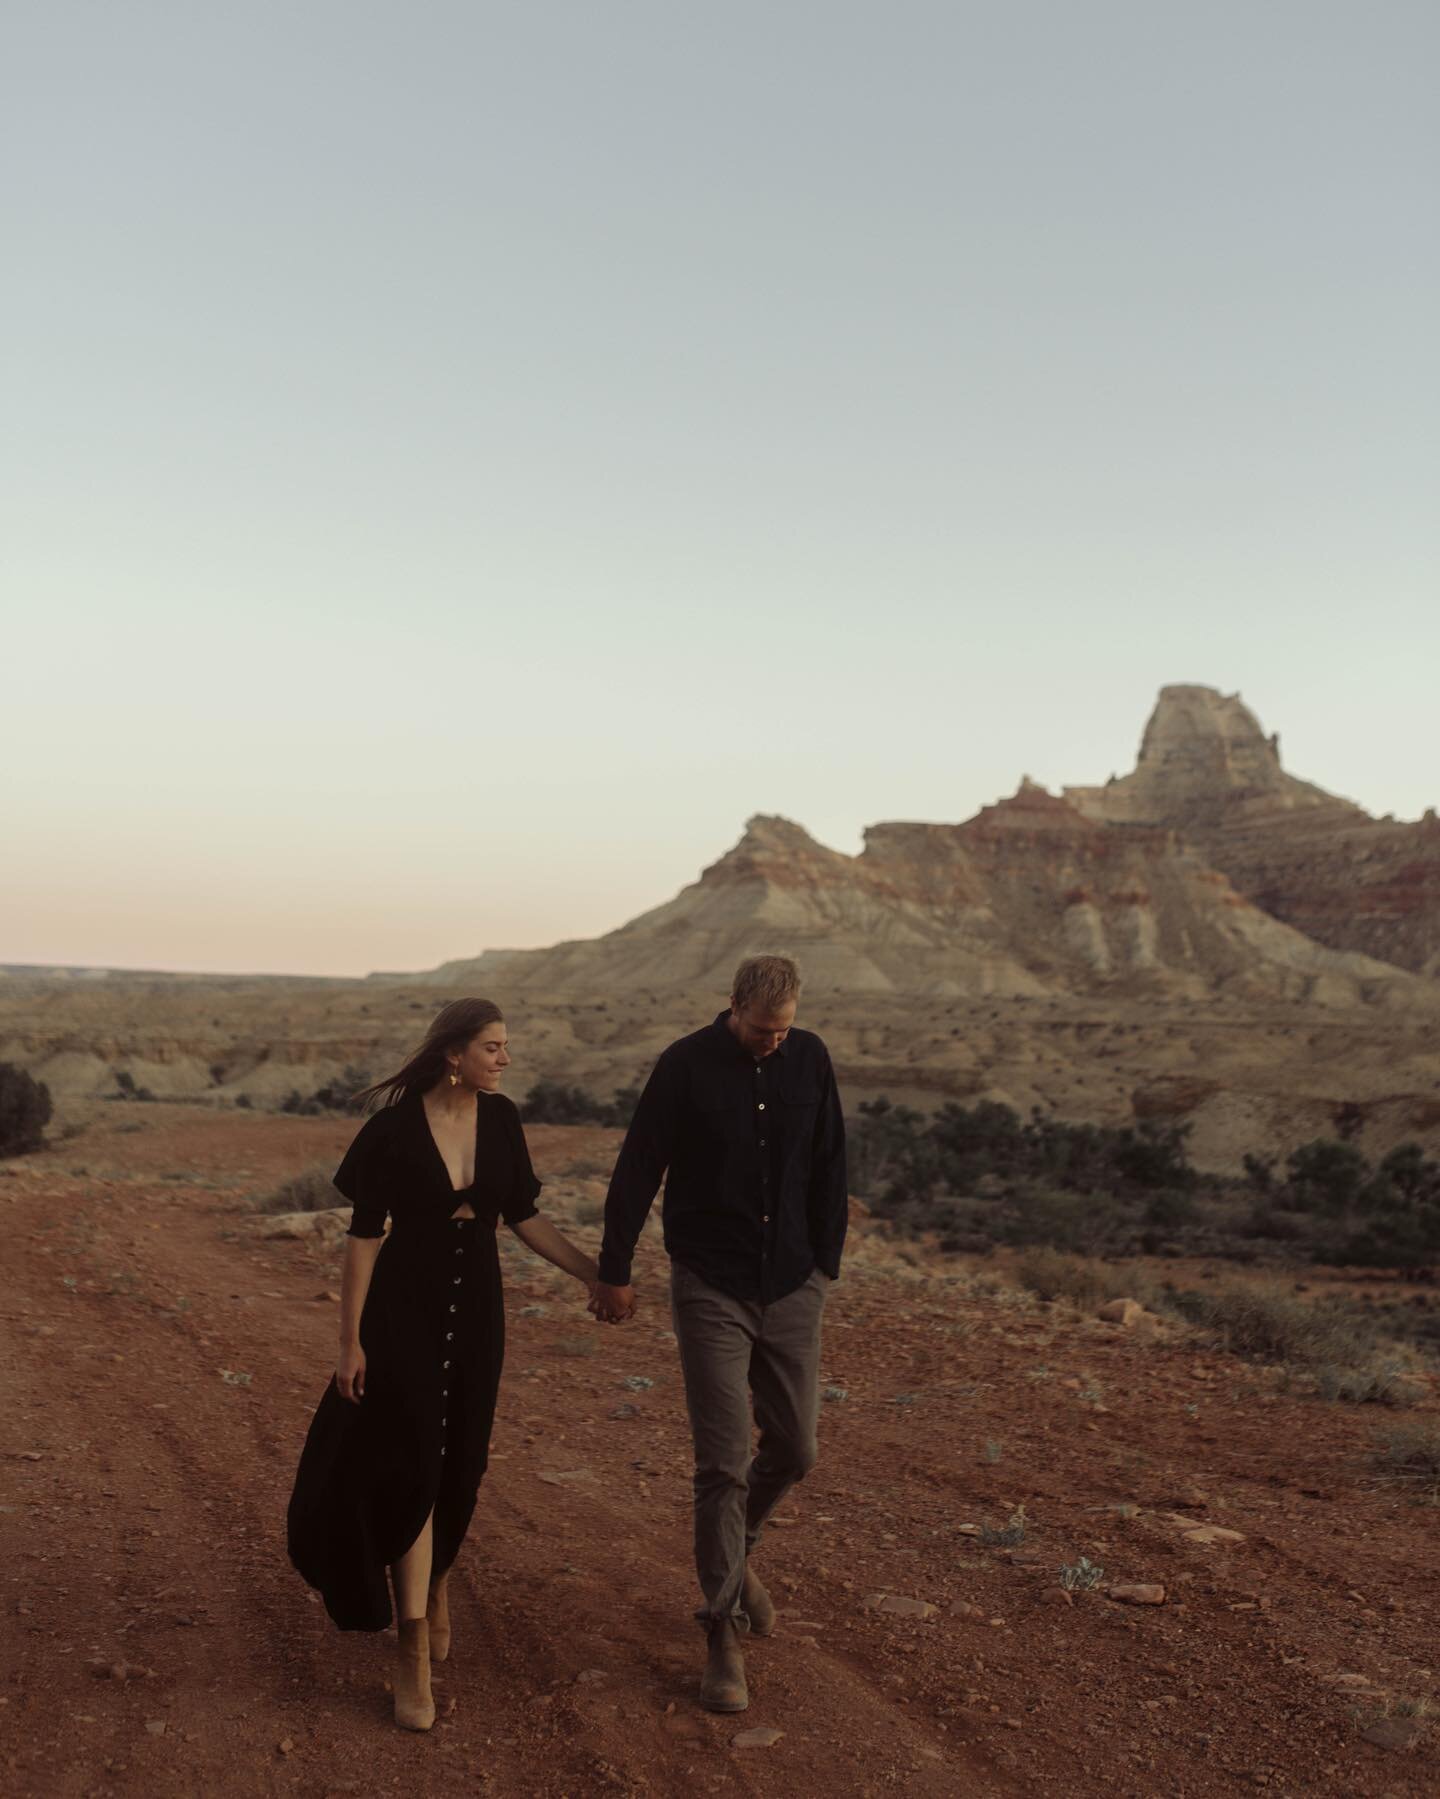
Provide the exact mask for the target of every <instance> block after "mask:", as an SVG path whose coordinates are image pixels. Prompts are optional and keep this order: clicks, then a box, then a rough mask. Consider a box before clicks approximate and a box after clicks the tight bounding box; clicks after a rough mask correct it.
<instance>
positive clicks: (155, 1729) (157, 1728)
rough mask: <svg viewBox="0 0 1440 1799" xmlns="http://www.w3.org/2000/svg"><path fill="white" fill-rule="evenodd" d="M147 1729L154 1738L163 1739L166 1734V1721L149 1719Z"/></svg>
mask: <svg viewBox="0 0 1440 1799" xmlns="http://www.w3.org/2000/svg"><path fill="white" fill-rule="evenodd" d="M145 1728H146V1730H148V1731H149V1733H150V1735H151V1736H152V1737H163V1736H164V1734H165V1720H164V1719H163V1718H147V1719H146V1720H145Z"/></svg>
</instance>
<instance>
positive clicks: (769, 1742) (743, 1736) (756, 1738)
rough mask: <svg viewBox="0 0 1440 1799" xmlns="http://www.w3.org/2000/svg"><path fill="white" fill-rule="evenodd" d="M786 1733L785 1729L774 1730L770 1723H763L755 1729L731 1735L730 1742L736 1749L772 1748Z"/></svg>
mask: <svg viewBox="0 0 1440 1799" xmlns="http://www.w3.org/2000/svg"><path fill="white" fill-rule="evenodd" d="M784 1734H785V1732H784V1731H783V1730H774V1729H772V1728H771V1727H770V1726H769V1725H768V1724H762V1725H760V1726H759V1727H758V1728H757V1729H755V1730H742V1731H739V1732H738V1733H737V1734H736V1735H735V1736H733V1737H731V1739H730V1742H731V1745H732V1747H734V1748H736V1749H770V1748H772V1747H773V1746H774V1745H775V1744H776V1743H778V1742H779V1741H780V1739H781V1737H783V1736H784Z"/></svg>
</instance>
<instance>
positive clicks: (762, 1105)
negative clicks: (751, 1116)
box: [760, 1099, 765, 1112]
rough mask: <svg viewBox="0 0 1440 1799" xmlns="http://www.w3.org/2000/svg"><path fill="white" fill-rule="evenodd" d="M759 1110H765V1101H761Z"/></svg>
mask: <svg viewBox="0 0 1440 1799" xmlns="http://www.w3.org/2000/svg"><path fill="white" fill-rule="evenodd" d="M760 1110H761V1111H762V1112H763V1111H764V1110H765V1101H764V1100H763V1099H762V1100H761V1101H760Z"/></svg>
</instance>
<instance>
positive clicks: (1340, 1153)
mask: <svg viewBox="0 0 1440 1799" xmlns="http://www.w3.org/2000/svg"><path fill="white" fill-rule="evenodd" d="M1285 1166H1286V1168H1287V1169H1288V1171H1289V1176H1290V1179H1289V1190H1290V1194H1291V1198H1292V1203H1293V1204H1294V1205H1295V1207H1296V1208H1297V1209H1298V1210H1301V1211H1315V1212H1324V1213H1325V1214H1326V1215H1327V1216H1328V1217H1332V1218H1333V1217H1338V1216H1339V1215H1340V1214H1341V1213H1342V1212H1346V1211H1348V1210H1349V1209H1350V1207H1351V1206H1353V1205H1354V1203H1355V1201H1356V1199H1357V1198H1358V1197H1359V1194H1360V1189H1361V1188H1362V1187H1363V1186H1364V1184H1365V1176H1366V1173H1367V1172H1368V1170H1367V1165H1366V1161H1365V1158H1364V1156H1363V1155H1361V1153H1360V1151H1359V1150H1358V1149H1356V1148H1354V1147H1353V1145H1351V1144H1349V1143H1337V1142H1336V1141H1335V1140H1334V1139H1333V1138H1330V1137H1317V1138H1316V1139H1315V1140H1314V1142H1312V1143H1304V1144H1302V1145H1301V1146H1300V1148H1299V1149H1296V1150H1292V1151H1291V1152H1290V1155H1289V1156H1288V1157H1287V1158H1286V1163H1285Z"/></svg>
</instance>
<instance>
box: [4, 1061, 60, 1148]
mask: <svg viewBox="0 0 1440 1799" xmlns="http://www.w3.org/2000/svg"><path fill="white" fill-rule="evenodd" d="M51 1111H52V1107H51V1104H50V1089H49V1088H48V1087H47V1086H46V1085H45V1083H44V1081H37V1080H36V1079H35V1077H34V1076H33V1075H31V1074H27V1073H26V1072H25V1070H24V1069H23V1068H17V1067H16V1066H15V1065H14V1063H13V1062H0V1156H25V1155H29V1153H30V1151H31V1150H32V1149H40V1148H41V1147H42V1146H43V1144H44V1142H45V1126H46V1125H47V1124H49V1122H50V1114H51Z"/></svg>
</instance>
